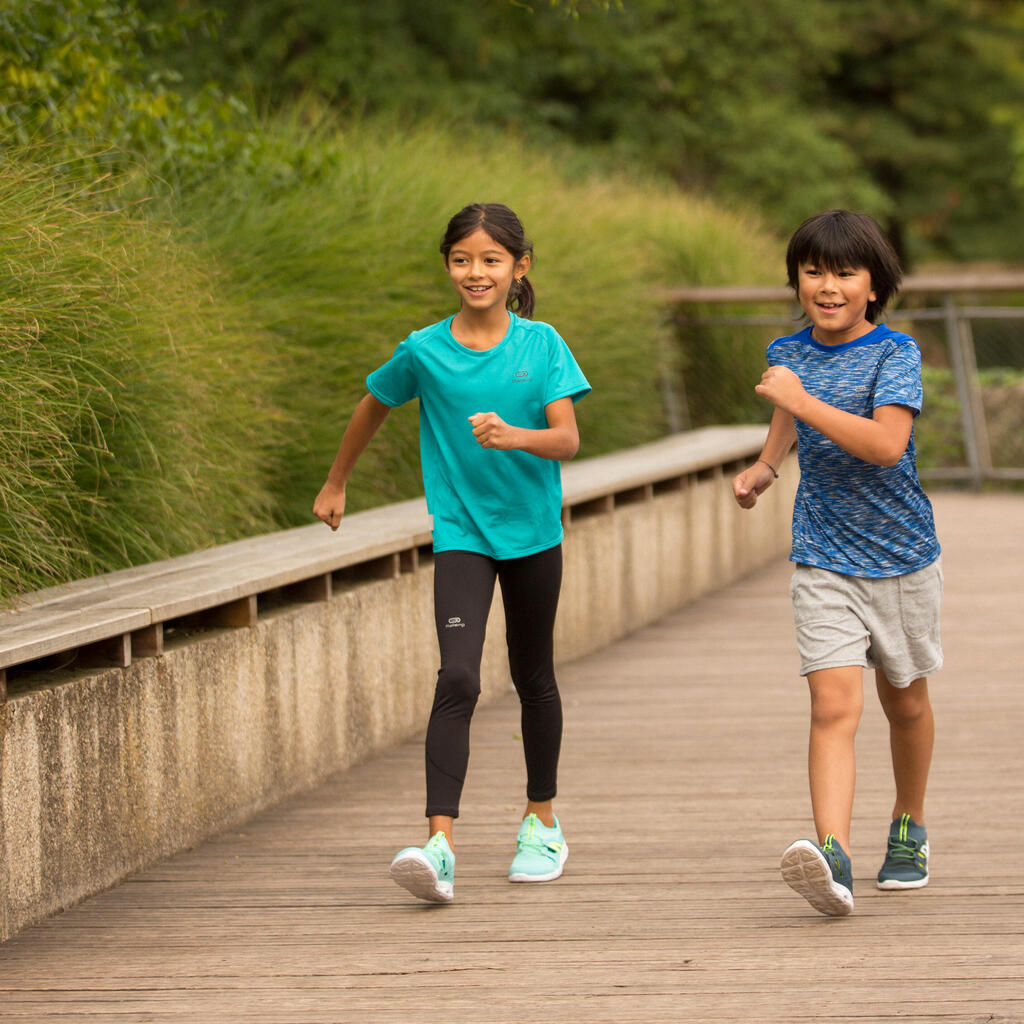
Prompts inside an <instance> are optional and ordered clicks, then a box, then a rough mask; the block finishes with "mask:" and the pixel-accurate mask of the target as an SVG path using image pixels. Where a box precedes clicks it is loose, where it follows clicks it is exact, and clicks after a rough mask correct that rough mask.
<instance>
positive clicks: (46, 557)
mask: <svg viewBox="0 0 1024 1024" xmlns="http://www.w3.org/2000/svg"><path fill="white" fill-rule="evenodd" d="M64 159H66V157H62V160H64ZM66 169H67V168H66V166H65V167H63V169H62V167H61V166H58V164H57V162H56V161H55V159H54V158H52V154H48V153H47V151H46V150H45V149H36V150H24V149H18V148H16V147H15V148H8V149H7V150H6V151H5V154H4V157H3V160H2V162H0V209H2V210H3V220H2V228H0V230H2V235H3V237H2V251H3V257H4V267H3V269H4V273H3V275H2V276H0V366H2V373H0V466H2V471H0V600H7V599H9V598H10V597H11V595H13V594H15V593H17V592H19V591H23V590H26V589H31V588H34V587H39V586H43V585H46V584H50V583H55V582H60V581H64V580H67V579H70V578H73V577H76V576H84V575H89V574H91V573H96V572H101V571H107V570H110V569H115V568H118V567H121V566H126V565H129V564H133V563H138V562H144V561H148V560H152V559H155V558H161V557H166V556H168V555H173V554H177V553H180V552H184V551H188V550H191V549H193V548H197V547H202V546H205V545H211V544H216V543H218V542H221V541H223V540H226V539H230V538H231V537H234V536H238V535H240V534H242V533H247V532H259V531H261V530H264V529H267V528H269V527H270V526H271V525H273V519H272V516H271V512H270V508H271V503H270V499H269V497H268V491H267V488H266V486H265V479H264V466H265V463H266V459H265V454H264V450H263V448H264V445H263V442H262V440H261V435H262V433H263V431H264V428H265V424H266V421H267V419H268V417H269V413H268V411H267V410H268V406H267V404H266V402H265V400H264V398H263V394H262V389H261V388H260V387H258V386H257V385H256V380H257V379H258V378H262V377H265V376H266V375H267V374H268V372H269V370H268V356H267V350H262V351H260V350H257V349H255V348H253V347H252V345H251V344H250V340H249V339H248V338H247V337H246V336H245V335H244V334H243V333H242V332H241V331H240V329H239V323H238V321H239V320H240V318H241V317H240V313H239V309H240V307H239V306H238V305H237V304H235V303H233V302H229V301H228V300H226V298H225V296H224V294H223V292H221V291H220V290H219V286H218V282H217V280H216V277H215V276H214V275H213V274H212V273H211V271H210V269H209V268H208V267H206V266H204V265H203V264H202V262H201V261H199V260H198V259H197V257H196V254H195V253H194V252H193V251H191V250H190V249H189V248H188V247H187V246H185V245H183V244H182V242H181V241H180V239H178V238H176V237H175V235H174V233H173V232H172V231H171V229H170V228H169V227H168V225H167V224H166V223H162V222H160V221H159V220H155V219H153V218H151V217H146V216H143V215H142V214H141V213H140V211H139V210H138V209H135V208H132V207H126V206H125V205H124V203H122V202H120V201H119V194H118V187H119V186H118V182H117V181H115V180H109V179H108V180H105V181H101V182H93V183H91V184H88V185H83V184H81V182H80V181H76V179H75V177H74V176H73V175H70V176H69V175H66V174H65V173H64V170H66ZM253 340H255V339H253Z"/></svg>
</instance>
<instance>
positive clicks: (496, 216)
mask: <svg viewBox="0 0 1024 1024" xmlns="http://www.w3.org/2000/svg"><path fill="white" fill-rule="evenodd" d="M478 228H483V229H484V231H486V232H487V234H489V235H490V236H491V238H493V239H494V240H495V241H496V242H497V243H498V245H500V246H503V247H504V248H505V249H508V251H509V252H510V253H512V256H513V257H514V258H515V259H516V260H520V259H522V258H523V257H524V256H526V255H527V254H529V255H530V257H531V258H532V257H533V242H531V241H530V240H529V239H528V238H527V237H526V232H525V230H524V229H523V225H522V224H521V223H520V220H519V218H518V217H517V216H516V215H515V214H514V213H513V212H512V211H511V210H510V209H509V208H508V207H507V206H505V205H504V203H470V204H469V206H464V207H463V208H462V209H461V210H459V212H458V213H457V214H455V216H454V217H452V219H451V220H450V221H448V227H447V228H446V229H445V233H444V238H442V239H441V255H442V256H443V257H444V262H445V266H447V265H448V254H449V253H450V252H451V251H452V247H453V246H454V245H455V243H456V242H461V241H462V239H463V238H466V237H467V236H468V235H471V234H473V232H474V231H476V230H477V229H478ZM535 298H536V297H535V296H534V293H533V285H532V284H530V282H529V281H527V280H526V275H525V274H524V275H523V276H522V277H521V278H520V279H519V280H518V281H514V282H513V283H512V287H511V288H510V289H509V293H508V308H509V309H511V310H512V311H513V312H514V313H516V315H518V316H521V317H525V318H526V319H529V318H530V317H532V316H533V307H534V302H535Z"/></svg>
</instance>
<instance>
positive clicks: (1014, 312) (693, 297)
mask: <svg viewBox="0 0 1024 1024" xmlns="http://www.w3.org/2000/svg"><path fill="white" fill-rule="evenodd" d="M1013 292H1016V293H1024V272H1020V271H1002V272H993V273H984V274H982V273H949V274H934V275H927V276H925V275H921V276H910V277H907V278H906V280H905V281H904V282H903V285H902V286H901V288H900V294H899V301H900V303H902V304H903V305H896V306H895V307H894V308H893V310H892V311H891V313H890V314H889V321H890V322H892V323H899V322H901V321H903V322H907V321H910V322H923V321H938V322H940V323H941V324H942V325H943V327H944V331H945V337H946V347H947V351H948V356H949V365H950V368H951V369H952V371H953V374H954V378H955V381H956V393H957V400H958V404H959V407H960V423H961V431H962V436H963V443H964V452H965V455H966V460H965V461H966V465H964V466H959V467H949V468H929V469H922V470H921V476H922V477H923V478H926V479H938V480H964V481H968V482H970V483H971V484H972V485H973V486H974V487H976V488H977V487H980V486H981V485H982V484H983V483H984V482H985V481H988V480H1024V467H1021V466H994V465H993V460H992V452H991V447H990V445H989V438H988V428H987V424H986V418H985V410H984V407H983V405H982V394H981V388H980V386H979V383H978V366H977V360H976V358H975V348H974V336H973V332H972V326H971V325H972V322H974V321H977V320H992V319H1001V320H1024V306H1021V305H1013V306H980V305H963V304H961V303H960V301H959V299H958V297H959V296H962V295H980V294H997V293H1002V294H1008V293H1013ZM663 297H664V298H665V299H666V301H668V302H669V303H670V304H671V305H673V306H675V307H676V308H677V309H678V310H679V312H680V320H681V322H683V323H684V324H685V323H690V324H693V325H695V326H699V325H704V324H706V325H717V326H723V325H724V326H729V325H731V326H737V327H753V326H764V327H768V326H777V327H785V328H787V329H792V327H793V324H794V318H793V310H794V308H795V310H796V312H798V313H799V306H797V305H796V304H795V300H794V296H793V292H792V290H791V289H790V288H787V287H775V286H724V287H711V286H697V287H689V288H675V289H672V290H669V291H666V292H665V293H664V296H663ZM931 297H939V299H940V303H939V305H938V306H930V307H918V306H917V305H914V304H909V305H907V304H906V303H907V300H908V299H913V300H915V301H916V300H920V299H921V298H931ZM776 302H777V303H785V304H786V305H787V307H788V308H787V311H786V312H785V313H780V314H764V313H757V314H737V315H718V314H708V313H706V312H704V311H702V312H701V313H700V314H691V313H689V312H687V310H688V307H692V306H698V305H699V306H707V305H718V306H725V305H733V306H736V305H762V306H763V305H765V304H769V303H776Z"/></svg>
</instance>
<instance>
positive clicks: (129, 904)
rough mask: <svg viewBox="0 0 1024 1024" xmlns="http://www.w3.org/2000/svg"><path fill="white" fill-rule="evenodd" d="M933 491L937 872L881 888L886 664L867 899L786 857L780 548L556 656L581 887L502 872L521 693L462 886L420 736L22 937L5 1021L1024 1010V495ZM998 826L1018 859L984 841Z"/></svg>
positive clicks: (597, 1022)
mask: <svg viewBox="0 0 1024 1024" xmlns="http://www.w3.org/2000/svg"><path fill="white" fill-rule="evenodd" d="M934 503H935V510H936V519H937V523H938V528H939V536H940V540H941V541H942V544H943V548H944V554H943V559H944V566H945V573H946V597H945V601H946V607H945V613H944V629H945V637H944V645H945V648H946V659H947V664H946V667H945V668H944V669H943V671H942V672H940V673H939V674H938V675H937V676H936V677H935V679H934V680H932V681H931V684H930V688H931V692H932V699H933V702H934V705H935V710H936V717H937V723H938V734H939V742H938V745H937V748H936V758H935V765H934V768H933V774H932V782H931V787H930V797H929V811H928V814H929V829H930V832H931V838H932V842H933V847H934V849H933V878H932V882H931V884H930V885H929V886H928V888H926V889H923V890H920V891H917V892H909V893H882V892H879V891H878V890H877V889H876V888H875V887H874V878H873V876H874V872H875V870H876V869H877V866H878V862H879V860H880V858H881V854H882V848H883V845H884V831H885V827H886V823H887V821H888V817H889V812H890V810H891V801H892V780H891V771H890V766H889V760H888V747H887V744H888V737H887V729H886V726H885V722H884V719H883V717H882V715H881V712H880V711H879V709H878V707H877V701H875V700H874V698H873V696H872V686H871V684H870V682H868V683H867V685H866V688H865V689H866V697H867V698H868V699H867V701H866V705H865V712H864V716H863V721H862V724H861V728H860V732H859V735H858V791H857V800H856V804H855V807H854V835H853V844H852V845H853V854H854V878H855V897H856V900H857V905H856V910H855V912H854V914H853V915H852V916H851V917H849V918H844V919H840V920H835V919H829V918H824V917H821V916H820V915H818V914H816V913H814V912H813V911H811V910H810V909H809V908H808V907H807V906H806V905H805V904H804V903H803V901H801V900H800V899H799V897H797V896H795V895H794V894H793V893H792V892H790V891H789V889H788V888H787V887H786V886H785V885H784V884H783V883H782V882H781V880H780V879H779V877H778V867H777V864H778V856H779V853H780V852H781V850H782V849H783V848H784V846H785V845H786V844H787V843H789V842H790V841H791V840H792V839H793V838H795V837H796V836H798V835H801V834H805V833H807V832H808V831H809V829H810V827H811V823H810V808H809V800H808V797H807V783H806V741H807V736H806V727H807V715H808V701H807V692H806V685H805V684H804V683H803V681H802V680H800V679H799V678H798V676H797V664H796V658H795V653H794V643H793V632H792V630H793V627H792V616H791V610H790V605H789V600H788V596H787V593H786V588H787V583H788V579H789V576H790V572H791V567H790V566H789V565H788V564H787V563H786V562H784V561H782V560H780V561H779V562H777V563H776V564H773V565H771V566H768V567H767V568H765V569H763V570H761V571H759V572H757V573H755V574H753V575H752V576H750V577H749V578H747V579H746V580H743V581H740V582H739V583H737V584H734V585H732V586H729V587H727V588H725V589H724V590H721V591H718V592H716V593H715V594H713V595H711V596H709V597H707V598H706V599H704V600H702V601H700V602H698V603H696V604H693V605H691V606H689V607H687V608H684V609H682V610H680V611H679V612H677V613H675V614H673V615H670V616H667V617H666V618H665V619H663V620H661V621H660V622H658V623H655V624H653V625H652V626H650V627H649V628H646V629H644V630H642V631H640V632H639V633H637V634H635V635H633V636H631V637H628V638H626V639H624V640H623V641H622V642H620V643H618V644H615V645H613V646H612V647H609V648H607V649H605V650H603V651H601V652H598V653H596V654H594V655H592V656H589V657H587V658H584V659H581V660H580V661H578V662H575V663H573V664H570V665H565V666H561V667H560V669H559V685H560V689H561V692H562V701H563V706H564V709H565V739H564V744H563V755H562V763H561V768H560V794H559V797H558V801H557V809H558V813H559V816H560V818H561V820H562V823H563V825H564V827H565V829H566V836H567V839H568V842H569V845H570V857H569V861H568V863H567V865H566V873H565V875H564V876H563V878H561V879H560V880H558V881H557V882H553V883H549V884H544V885H537V886H517V885H510V884H509V883H508V882H507V880H506V873H507V870H508V862H509V858H510V856H511V854H512V852H513V849H514V842H513V836H514V832H515V826H516V823H517V818H518V816H519V814H520V813H521V811H522V807H523V793H522V788H523V770H522V747H521V741H520V738H519V734H520V709H519V705H518V703H517V701H516V700H515V698H514V696H511V695H510V696H509V697H508V698H505V699H501V700H499V701H497V702H495V703H493V704H490V705H487V706H484V707H481V708H480V709H479V710H478V711H477V713H476V716H475V719H474V723H473V755H472V763H471V767H470V773H469V778H468V780H467V786H466V790H465V793H464V799H463V807H462V816H461V818H460V820H459V823H458V826H457V830H456V839H457V854H458V862H457V868H456V901H455V903H454V904H453V905H452V906H450V907H432V906H426V905H420V904H417V903H415V902H414V901H412V900H411V899H410V898H408V897H407V895H406V894H405V893H403V892H402V891H401V890H399V889H398V888H397V887H395V886H393V885H392V883H391V882H390V881H389V880H388V878H387V877H386V869H387V864H388V861H389V860H390V858H391V857H392V856H393V854H394V852H395V851H396V850H397V849H398V848H400V847H401V846H405V845H407V844H409V843H412V842H417V843H418V842H422V841H423V839H424V838H425V836H424V833H425V831H426V830H425V826H424V824H423V820H422V811H423V806H422V796H423V794H422V770H423V768H422V761H423V747H422V738H421V737H418V738H416V739H414V740H412V741H410V742H409V743H407V744H403V745H402V746H401V747H399V748H397V749H395V750H391V751H387V752H385V753H383V754H382V755H381V756H379V757H377V758H375V759H373V760H370V761H367V762H365V763H363V764H360V765H357V766H355V767H353V768H351V769H350V770H349V771H347V772H345V773H342V774H339V775H335V776H332V777H331V778H330V779H329V780H327V781H326V782H325V783H324V784H323V785H322V786H320V787H318V788H317V789H315V790H313V791H311V792H309V793H305V794H301V795H299V796H296V797H294V798H293V799H291V800H289V801H287V802H285V803H282V804H281V805H279V806H278V807H277V808H275V809H273V810H270V811H268V812H266V813H264V814H261V815H259V816H258V817H257V818H255V819H254V820H253V821H250V822H248V823H247V824H245V825H238V826H235V827H231V828H228V829H227V830H226V831H225V832H224V833H223V834H222V835H221V836H218V837H217V838H215V839H213V840H211V841H209V842H205V843H203V844H201V845H200V846H198V847H197V848H196V849H194V850H192V851H189V852H187V853H184V854H182V855H180V856H177V857H174V858H172V859H171V860H168V861H165V862H163V863H161V864H157V865H155V866H153V867H151V868H149V869H148V870H146V871H143V872H140V873H139V874H137V875H135V876H134V877H133V878H132V879H130V880H129V881H128V882H126V883H125V884H123V885H121V886H119V887H118V888H116V889H114V890H111V891H110V892H107V893H104V894H102V895H100V896H97V897H95V898H93V899H90V900H88V901H86V902H85V903H83V904H81V905H79V906H77V907H74V908H71V909H70V910H68V911H67V912H66V913H63V914H61V915H59V916H58V917H55V918H53V919H52V920H49V921H47V922H44V923H42V924H40V925H38V926H36V927H33V928H30V929H28V930H26V931H24V932H23V933H21V934H20V935H18V936H17V937H16V938H15V939H14V940H12V941H10V942H8V943H6V944H4V945H2V946H0V1004H2V1005H3V1014H2V1016H3V1019H4V1022H5V1024H7V1022H8V1021H9V1022H12V1024H15V1022H16V1024H25V1022H30V1024H38V1022H41V1021H48V1020H60V1019H63V1018H71V1017H74V1019H75V1020H77V1021H82V1022H84V1024H109V1022H111V1021H113V1020H117V1021H121V1022H139V1024H141V1022H142V1021H146V1020H161V1021H169V1022H182V1024H184V1022H186V1021H195V1020H202V1021H203V1022H204V1024H229V1022H230V1024H235V1022H237V1021H242V1020H244V1021H246V1024H263V1022H265V1024H339V1022H348V1021H353V1022H354V1021H373V1022H374V1024H377V1022H381V1024H391V1022H398V1021H407V1020H420V1019H423V1018H424V1010H423V1006H424V1005H425V1004H432V1005H434V1004H436V1005H443V1016H444V1017H445V1018H446V1020H449V1021H451V1022H452V1024H490V1022H494V1024H505V1022H507V1021H510V1020H520V1019H524V1020H526V1019H533V1018H534V1017H536V1016H537V1015H538V1009H537V1008H538V999H537V995H536V993H537V992H538V991H542V992H543V993H544V997H543V1016H544V1017H545V1018H551V1019H555V1020H559V1019H560V1020H566V1021H586V1022H587V1024H662V1022H664V1024H677V1022H682V1024H690V1022H693V1024H697V1022H699V1024H706V1022H708V1021H722V1022H741V1021H742V1022H747V1021H757V1022H758V1024H761V1022H763V1024H818V1022H820V1021H821V1020H823V1019H825V1018H826V1017H827V1019H828V1020H829V1021H830V1022H836V1024H888V1022H891V1021H892V1020H894V1019H896V1018H898V1019H899V1020H900V1021H901V1022H904V1024H907V1022H910V1024H935V1022H936V1021H943V1022H945V1024H977V1022H979V1021H992V1022H1000V1024H1012V1022H1019V1021H1021V1020H1024V929H1022V927H1021V921H1022V920H1024V891H1022V889H1021V885H1020V877H1021V869H1022V865H1021V855H1020V852H1019V851H1021V850H1022V849H1024V822H1022V820H1021V816H1020V815H1016V814H1013V813H1008V811H1007V809H1008V808H1010V809H1012V808H1015V807H1019V806H1021V804H1022V803H1024V750H1022V748H1021V744H1020V740H1019V736H1020V730H1021V727H1022V724H1024V687H1022V686H1021V682H1022V677H1021V670H1020V659H1019V651H1018V648H1019V625H1018V621H1017V619H1018V617H1019V615H1018V609H1019V608H1020V607H1021V605H1022V602H1024V579H1022V577H1021V573H1020V568H1019V567H1020V565H1021V563H1022V560H1024V542H1022V539H1021V535H1020V530H1019V523H1020V521H1021V518H1022V516H1024V496H1021V495H981V496H979V495H971V494H949V495H945V494H939V495H936V496H935V499H934ZM353 821H363V822H372V828H361V829H354V828H352V827H351V823H352V822H353ZM994 822H996V823H998V833H999V843H998V846H999V851H1000V853H999V856H992V857H987V856H979V854H978V851H979V845H978V844H979V839H978V837H979V836H982V837H985V836H991V835H992V828H993V827H994V826H993V823H994ZM610 837H611V838H610ZM439 950H440V951H443V952H441V953H439ZM524 979H528V984H524Z"/></svg>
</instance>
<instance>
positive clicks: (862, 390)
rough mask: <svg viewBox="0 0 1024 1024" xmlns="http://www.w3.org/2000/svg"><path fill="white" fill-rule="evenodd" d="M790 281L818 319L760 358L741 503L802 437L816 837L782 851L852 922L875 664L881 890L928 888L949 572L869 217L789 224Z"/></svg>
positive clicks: (788, 874) (796, 874)
mask: <svg viewBox="0 0 1024 1024" xmlns="http://www.w3.org/2000/svg"><path fill="white" fill-rule="evenodd" d="M786 268H787V271H788V274H789V284H790V286H791V287H792V288H793V289H794V291H795V292H796V295H797V298H798V300H799V302H800V305H801V307H802V309H803V311H804V313H805V314H806V316H807V319H808V320H809V321H810V324H809V325H808V326H807V327H806V328H804V330H802V331H800V332H798V333H797V334H794V335H791V336H789V337H786V338H779V339H777V340H776V341H774V342H772V344H771V345H769V346H768V363H769V366H768V369H767V370H766V371H765V373H764V375H763V376H762V378H761V383H760V384H758V385H757V387H756V388H755V389H754V390H755V391H757V393H758V394H760V395H763V396H764V397H765V398H767V399H769V401H771V402H772V403H773V404H774V406H775V412H774V414H773V415H772V421H771V426H770V428H769V430H768V438H767V440H766V441H765V444H764V447H763V448H762V450H761V456H760V458H759V459H758V460H757V461H756V462H755V463H754V464H753V465H752V466H750V467H749V468H748V469H747V470H746V471H745V472H743V473H741V474H740V475H739V476H737V477H736V478H735V480H734V481H733V490H734V493H735V495H736V500H737V502H738V503H739V505H740V507H741V508H752V507H753V506H754V504H755V503H756V502H757V498H758V495H760V494H761V493H762V492H763V491H764V490H765V489H766V488H767V487H770V486H771V484H772V482H773V480H775V479H776V477H777V473H776V469H777V467H778V466H779V465H780V464H781V462H782V460H783V458H785V456H786V453H787V452H788V451H789V449H790V448H791V447H792V445H793V443H794V442H795V441H797V440H799V448H798V453H799V458H800V485H799V488H798V490H797V496H796V502H795V505H794V508H793V553H792V555H791V556H790V558H791V560H792V561H794V562H796V563H797V566H796V569H795V570H794V572H793V580H792V583H791V584H790V594H791V596H792V599H793V614H794V618H795V620H796V632H797V647H798V649H799V652H800V660H801V667H800V673H801V675H804V676H806V677H807V682H808V685H809V688H810V696H811V731H810V747H809V754H808V769H809V775H810V785H811V809H812V811H813V813H814V824H815V827H816V830H817V839H816V840H815V841H813V842H812V841H811V840H809V839H798V840H797V841H796V842H795V843H793V844H792V845H791V846H789V847H788V848H787V850H786V851H785V853H784V854H783V856H782V875H783V878H784V879H785V881H786V882H787V883H788V884H789V885H790V886H791V887H792V888H793V889H795V890H796V891H797V892H798V893H799V894H800V895H801V896H803V897H804V898H805V899H807V900H808V902H810V904H811V905H812V906H813V907H814V908H815V909H816V910H819V911H820V912H821V913H823V914H832V915H842V914H848V913H849V912H850V911H851V910H852V909H853V880H852V874H851V870H850V858H849V855H848V854H847V850H849V848H850V847H849V842H850V840H849V836H850V818H851V815H852V812H853V790H854V737H855V735H856V732H857V725H858V722H859V720H860V714H861V709H862V706H863V701H864V698H863V694H862V692H861V691H862V684H861V676H862V672H863V669H865V668H872V669H874V670H875V686H876V689H877V691H878V697H879V700H880V701H881V704H882V709H883V711H884V712H885V715H886V718H887V719H888V720H889V738H890V748H891V755H892V768H893V776H894V779H895V783H896V802H895V805H894V807H893V812H892V822H891V823H890V826H889V835H888V840H887V844H886V854H885V859H884V862H883V864H882V867H881V870H880V871H879V872H878V878H877V885H878V888H880V889H917V888H920V887H921V886H923V885H926V884H927V883H928V836H927V832H926V830H925V826H924V796H925V787H926V786H927V783H928V770H929V766H930V764H931V756H932V745H933V741H934V732H935V727H934V723H933V718H932V709H931V703H930V701H929V699H928V680H927V678H926V677H927V676H929V675H931V674H932V673H933V672H935V671H937V670H938V669H939V668H940V667H941V666H942V648H941V646H940V642H939V604H940V601H941V596H942V569H941V563H940V560H939V542H938V540H937V539H936V536H935V524H934V521H933V518H932V507H931V504H930V503H929V501H928V498H927V496H926V495H925V493H924V491H923V490H922V489H921V485H920V483H919V482H918V479H917V467H916V461H915V454H914V435H913V423H914V417H915V416H916V415H917V414H918V413H919V412H920V411H921V402H922V388H921V352H920V350H919V349H918V347H917V343H916V342H915V341H914V339H913V338H911V337H910V336H909V335H907V334H902V333H901V332H899V331H894V330H891V329H890V328H888V327H886V325H885V324H884V323H877V321H878V319H879V318H880V316H881V313H882V310H883V309H884V308H885V304H886V303H887V302H888V300H889V298H890V297H891V296H892V295H893V294H894V293H895V291H896V289H897V288H898V287H899V284H900V280H901V278H902V272H901V270H900V266H899V262H898V260H897V257H896V254H895V252H893V250H892V247H891V246H890V245H889V243H888V242H887V241H886V240H885V238H884V237H883V235H882V233H881V231H880V230H879V228H878V225H877V224H876V223H875V222H874V221H873V220H872V219H871V218H870V217H868V216H865V215H863V214H855V213H850V212H848V211H846V210H828V211H826V212H825V213H820V214H817V215H816V216H814V217H811V218H810V219H809V220H807V221H805V222H804V223H803V224H801V225H800V227H799V228H798V229H797V231H796V232H795V234H794V235H793V237H792V238H791V239H790V242H789V249H788V251H787V253H786Z"/></svg>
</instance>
